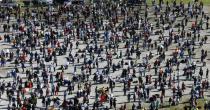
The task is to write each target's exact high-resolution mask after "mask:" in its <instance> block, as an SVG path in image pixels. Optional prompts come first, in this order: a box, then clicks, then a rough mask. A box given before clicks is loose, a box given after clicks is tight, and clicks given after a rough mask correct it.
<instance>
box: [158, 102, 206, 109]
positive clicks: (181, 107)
mask: <svg viewBox="0 0 210 110" xmlns="http://www.w3.org/2000/svg"><path fill="white" fill-rule="evenodd" d="M205 101H206V100H205V99H198V100H197V108H198V109H199V110H204V103H205ZM185 106H187V109H188V110H189V107H190V104H189V103H188V102H184V103H180V104H179V105H176V106H170V107H164V108H161V109H160V110H184V107H185Z"/></svg>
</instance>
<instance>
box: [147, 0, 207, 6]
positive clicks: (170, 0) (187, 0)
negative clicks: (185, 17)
mask: <svg viewBox="0 0 210 110" xmlns="http://www.w3.org/2000/svg"><path fill="white" fill-rule="evenodd" d="M156 1H158V2H159V0H156ZM163 1H164V3H166V2H167V1H168V2H169V3H173V1H174V0H163ZM176 1H177V2H176V3H177V4H179V3H180V1H183V2H184V4H188V3H189V2H192V1H193V0H176ZM199 1H202V2H203V3H204V5H210V0H199ZM147 3H148V4H152V0H147Z"/></svg>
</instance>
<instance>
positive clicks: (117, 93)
mask: <svg viewBox="0 0 210 110" xmlns="http://www.w3.org/2000/svg"><path fill="white" fill-rule="evenodd" d="M205 9H206V10H208V9H209V8H207V7H205ZM151 11H152V10H151ZM206 12H208V11H206ZM153 19H154V17H153V16H151V20H153ZM179 19H181V18H178V19H177V22H178V21H179ZM191 21H193V20H191ZM188 25H189V26H190V25H191V24H190V23H189V24H188ZM189 29H190V28H189ZM189 29H187V30H189ZM1 30H2V29H1ZM156 30H157V29H156ZM175 30H176V31H177V29H175ZM102 33H103V31H101V35H102ZM176 33H177V32H176ZM3 34H5V33H1V34H0V35H3ZM167 36H168V31H165V33H164V37H167ZM201 36H202V37H203V36H210V30H202V31H201ZM101 38H102V37H101ZM151 38H152V39H158V36H157V35H153V36H152V37H151ZM59 40H60V41H62V42H63V38H61V39H59ZM72 42H73V43H74V46H75V41H73V40H72ZM81 43H82V42H81ZM101 44H102V43H101ZM124 44H125V43H120V47H119V48H120V49H119V50H120V51H122V53H124V54H125V53H126V50H125V49H123V47H124ZM90 45H91V43H90ZM102 45H106V44H102ZM176 45H177V44H173V45H172V46H170V47H169V51H167V52H166V56H167V57H166V58H169V57H171V56H170V55H171V54H172V52H173V51H174V49H175V48H176ZM209 46H210V39H208V41H207V44H204V46H203V47H202V48H203V49H205V50H206V49H207V50H208V54H210V53H209V49H210V48H209ZM84 47H85V45H84V44H81V45H79V49H83V48H84ZM0 48H1V49H7V48H8V49H11V44H9V43H5V42H4V41H3V40H2V41H0ZM202 48H199V46H196V56H195V57H194V58H193V61H197V60H199V59H200V51H201V49H202ZM13 50H14V49H11V51H13ZM141 50H142V55H141V56H142V57H143V56H146V55H147V54H149V52H150V51H147V50H143V49H141ZM36 51H38V52H39V49H38V48H37V50H36ZM76 51H78V49H76V47H74V49H73V53H75V52H76ZM120 51H118V55H119V54H120ZM151 52H152V53H154V58H152V59H151V60H150V61H149V62H150V63H151V64H153V62H154V60H155V58H156V57H157V56H156V55H155V54H156V50H151ZM67 55H68V52H67V54H66V55H63V56H58V65H64V64H65V63H66V59H65V57H66V56H67ZM102 57H105V56H104V54H103V56H102ZM116 57H117V56H114V60H113V62H114V63H117V62H119V61H121V59H117V58H116ZM142 57H141V59H139V60H137V63H140V62H142ZM132 58H134V59H135V55H133V56H132ZM123 59H125V61H128V60H126V58H125V57H123ZM208 59H210V56H209V55H208ZM81 61H83V60H82V59H81ZM206 63H207V65H206V67H203V70H204V73H205V71H206V68H209V67H210V61H209V60H206ZM50 64H51V62H49V63H47V65H50ZM80 64H81V62H80V63H76V65H78V66H77V67H78V69H77V73H78V74H79V73H80V69H79V68H80V66H79V65H80ZM33 65H34V66H35V67H36V63H34V64H33ZM104 65H106V62H105V61H103V62H100V64H99V68H103V67H104ZM197 65H198V66H201V65H202V64H201V63H200V62H197ZM26 66H28V67H27V68H31V67H30V66H29V64H28V65H26ZM161 66H164V65H161ZM13 67H14V64H13V63H12V62H8V63H7V64H6V67H0V73H1V74H0V76H1V78H0V82H2V81H5V82H9V81H12V78H10V77H9V78H8V77H7V78H6V75H7V74H6V73H7V71H10V70H11V69H13ZM180 67H181V68H180V70H182V69H183V68H184V67H185V65H183V64H181V65H180ZM58 68H59V67H58ZM58 68H57V70H56V72H57V71H61V70H59V69H58ZM125 68H126V66H125ZM73 70H74V65H73V64H70V66H69V68H68V69H67V70H65V77H66V78H72V74H73ZM136 70H137V71H138V69H136ZM174 70H175V67H174ZM21 71H22V70H21V69H20V72H21ZM198 71H199V69H197V70H196V74H194V76H198ZM94 72H96V69H92V73H94ZM121 73H122V69H120V70H117V71H116V72H114V73H111V74H110V75H111V76H112V77H113V78H116V77H117V76H120V75H121ZM146 74H148V75H150V74H151V75H152V79H153V81H154V79H155V78H157V76H155V75H154V69H152V70H151V71H147V72H146ZM174 74H177V71H176V70H175V71H174ZM182 74H183V71H180V79H181V82H180V84H181V83H182V82H185V84H186V85H187V88H186V90H185V92H184V98H188V96H189V92H190V90H191V88H192V85H193V81H188V80H187V81H186V80H185V79H186V78H185V76H182ZM18 75H19V76H21V77H26V76H25V74H21V73H19V74H18ZM137 76H138V73H137ZM204 76H205V74H204ZM90 79H91V80H92V79H93V75H91V78H90ZM105 79H107V78H105ZM143 79H144V80H145V78H143ZM134 80H137V78H135V79H134ZM203 80H209V79H205V78H204V79H203ZM153 84H154V83H152V84H150V85H146V86H147V87H148V86H151V87H153ZM177 84H178V82H176V85H177ZM135 85H136V84H135V83H132V86H131V90H130V92H132V93H133V91H134V89H133V88H134V86H135ZM97 86H98V88H101V87H107V86H108V84H97ZM34 87H36V84H35V85H34ZM95 87H96V85H95V84H94V85H92V87H91V88H92V89H91V90H92V92H91V95H90V98H89V99H90V105H91V104H93V102H94V98H95V94H94V89H95ZM76 88H77V87H76ZM65 89H66V87H61V91H64V90H65ZM44 91H45V90H44ZM61 91H60V92H59V95H58V97H59V98H60V99H61V101H62V99H63V92H61ZM76 91H77V89H76V90H75V91H74V92H76ZM112 94H113V96H114V97H116V99H117V103H118V104H117V107H120V106H121V105H122V104H124V103H126V102H127V96H124V95H123V84H122V83H119V82H117V83H116V87H115V88H114V92H113V93H112ZM154 94H160V91H158V89H152V92H151V94H150V96H152V95H154ZM74 95H75V93H74V94H73V95H68V98H72V97H74ZM171 95H172V90H171V89H166V98H165V99H164V100H167V101H168V98H169V97H170V96H171ZM205 95H206V98H207V99H209V97H208V96H209V95H210V92H209V90H207V91H205ZM183 100H184V99H183ZM7 105H8V100H7V97H6V93H5V94H3V95H2V99H1V102H0V109H6V107H7ZM37 105H38V107H42V104H41V99H38V104H37ZM51 105H52V104H51ZM104 105H108V103H104ZM128 105H131V103H128ZM144 105H145V106H146V107H148V103H144ZM128 107H129V106H128Z"/></svg>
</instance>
